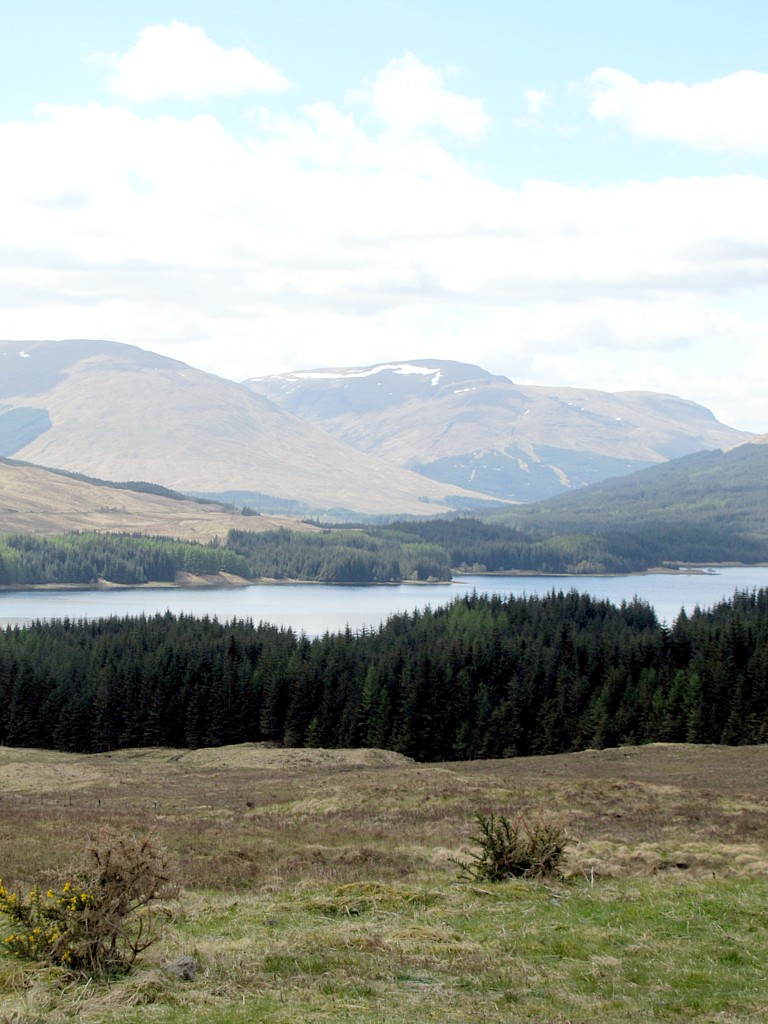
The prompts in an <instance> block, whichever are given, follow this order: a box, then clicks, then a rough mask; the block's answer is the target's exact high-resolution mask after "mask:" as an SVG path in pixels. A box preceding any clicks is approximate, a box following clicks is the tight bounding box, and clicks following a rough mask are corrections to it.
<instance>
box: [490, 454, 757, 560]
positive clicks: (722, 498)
mask: <svg viewBox="0 0 768 1024" xmlns="http://www.w3.org/2000/svg"><path fill="white" fill-rule="evenodd" d="M483 518H484V519H486V520H487V521H490V522H494V523H503V524H506V525H508V526H514V527H515V528H516V529H517V530H523V531H526V532H528V533H533V534H534V535H535V536H539V537H566V536H573V535H584V534H589V535H593V536H595V537H597V538H600V541H601V544H602V545H603V546H604V547H607V548H610V549H611V550H612V551H614V552H620V553H622V554H623V556H624V557H627V558H637V559H639V560H641V561H642V559H643V558H644V557H646V562H645V564H646V565H655V564H660V563H661V562H662V561H666V560H680V561H691V562H707V561H710V560H711V561H718V562H725V561H744V562H762V561H765V560H766V559H768V443H766V441H765V439H763V438H761V439H759V440H758V441H756V442H754V443H746V444H742V445H739V446H738V447H736V448H732V449H730V450H729V451H727V452H721V451H714V452H698V453H696V454H695V455H688V456H685V457H684V458H681V459H675V460H673V461H671V462H667V463H664V464H662V465H659V466H653V467H651V468H650V469H644V470H640V471H639V472H637V473H633V474H631V475H630V476H627V477H622V478H618V479H613V480H605V481H603V482H602V483H600V484H594V485H592V486H591V487H586V488H584V489H583V490H581V491H577V492H574V493H572V494H564V495H562V496H560V497H558V498H551V499H549V500H547V501H542V502H537V503H535V504H531V505H525V506H517V507H516V508H515V509H514V511H510V512H509V513H504V512H500V513H498V514H489V515H487V516H486V515H484V516H483Z"/></svg>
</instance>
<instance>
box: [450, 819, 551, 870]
mask: <svg viewBox="0 0 768 1024" xmlns="http://www.w3.org/2000/svg"><path fill="white" fill-rule="evenodd" d="M475 820H476V821H477V826H478V833H477V835H474V836H472V837H471V839H472V842H474V843H477V845H478V846H479V847H480V850H479V852H477V853H472V854H470V856H471V858H472V859H471V861H468V862H462V861H456V863H457V864H458V865H459V867H460V868H461V873H462V874H463V875H464V876H465V877H469V878H472V879H474V880H476V881H485V882H501V881H503V880H504V879H506V878H551V877H552V876H554V875H557V874H559V866H560V862H561V861H562V858H563V854H564V852H565V847H566V845H567V842H568V840H567V837H566V835H565V831H564V830H563V828H562V827H561V826H560V825H558V824H556V823H555V822H554V821H551V820H548V819H546V818H543V817H541V816H537V817H533V818H529V817H527V816H526V815H523V814H518V815H516V816H515V817H514V818H512V819H511V820H510V819H509V818H505V817H504V816H503V815H499V817H498V818H497V817H496V816H495V815H493V814H490V815H488V816H487V817H486V816H485V815H483V814H476V815H475Z"/></svg>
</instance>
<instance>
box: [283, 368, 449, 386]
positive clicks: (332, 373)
mask: <svg viewBox="0 0 768 1024" xmlns="http://www.w3.org/2000/svg"><path fill="white" fill-rule="evenodd" d="M387 370H389V371H391V372H392V373H401V374H406V373H409V374H410V373H416V374H420V375H421V376H423V377H429V376H432V377H433V380H432V384H433V385H434V384H437V383H438V381H439V380H440V370H438V369H437V367H435V366H431V367H430V366H414V365H413V363H380V364H379V365H378V366H369V367H367V368H366V369H364V370H296V371H295V372H294V373H287V374H285V377H286V379H287V380H346V379H349V378H353V377H354V378H359V377H373V376H375V374H377V373H385V372H386V371H387Z"/></svg>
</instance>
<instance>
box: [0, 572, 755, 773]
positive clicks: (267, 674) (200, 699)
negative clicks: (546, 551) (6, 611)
mask: <svg viewBox="0 0 768 1024" xmlns="http://www.w3.org/2000/svg"><path fill="white" fill-rule="evenodd" d="M0 709H2V711H1V712H0V743H2V744H5V745H10V746H35V747H46V748H55V749H61V750H71V751H82V752H94V751H100V750H109V749H116V748H119V747H126V746H152V745H162V746H171V747H198V746H215V745H219V744H225V743H241V742H246V741H262V740H266V741H272V742H276V743H282V744H286V745H291V746H303V745H307V746H312V745H315V746H323V747H337V746H340V747H356V746H375V747H385V748H389V749H393V750H398V751H401V752H402V753H404V754H407V755H409V756H411V757H414V758H417V759H419V760H442V759H459V758H478V757H506V756H515V755H524V754H545V753H559V752H564V751H571V750H579V749H583V748H586V747H603V746H613V745H617V744H623V743H644V742H650V741H658V740H666V741H677V742H681V741H688V742H698V743H729V744H734V743H760V742H766V741H767V740H768V591H766V590H760V591H757V592H753V593H742V594H736V595H734V597H733V599H732V600H730V601H728V602H724V603H722V604H720V605H718V606H717V607H715V608H714V609H712V610H711V611H709V612H699V611H698V610H697V611H696V612H695V613H694V614H692V615H690V616H685V615H681V616H680V617H679V619H678V620H677V622H676V624H675V625H674V627H673V628H671V629H667V628H664V627H662V626H661V625H659V623H658V621H657V619H656V616H655V614H654V612H653V610H652V609H651V608H650V607H649V606H648V605H647V604H645V603H643V602H640V601H633V602H632V603H629V604H622V606H621V607H616V606H614V605H611V604H610V603H608V602H606V601H598V600H595V599H594V598H591V597H589V596H586V595H580V594H577V593H576V592H575V591H571V592H570V593H562V592H560V593H556V592H554V591H553V592H552V593H550V594H549V595H547V596H545V597H529V598H514V597H511V598H509V599H506V600H505V599H502V598H500V597H487V596H478V595H470V596H466V597H463V598H460V599H457V600H456V601H454V602H453V603H452V604H450V605H448V606H447V607H444V608H440V609H437V610H434V611H432V610H426V611H423V612H414V613H411V614H407V615H397V616H394V617H393V618H391V619H390V620H389V621H388V622H387V623H386V624H385V625H383V626H382V627H381V628H380V629H378V630H376V631H375V632H369V633H362V634H353V633H352V632H351V631H347V632H344V633H341V634H333V635H331V634H327V635H325V636H324V637H321V638H318V639H316V640H309V639H308V638H306V637H303V636H297V635H296V634H294V633H293V632H292V631H291V630H283V629H277V628H275V627H273V626H269V625H264V624H260V625H258V626H254V625H253V624H252V623H250V622H246V621H239V622H234V623H231V624H229V625H225V624H222V623H219V622H218V621H216V620H211V619H207V618H206V619H195V618H192V617H187V616H181V617H174V616H172V615H170V614H166V615H159V616H155V617H150V618H146V617H143V616H142V617H139V618H128V619H117V618H111V619H102V620H99V621H95V622H72V621H67V620H62V621H58V622H52V623H37V624H35V625H32V626H30V627H28V628H23V629H21V628H12V629H7V630H6V631H5V632H3V633H0Z"/></svg>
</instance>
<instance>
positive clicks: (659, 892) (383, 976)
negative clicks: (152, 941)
mask: <svg viewBox="0 0 768 1024" xmlns="http://www.w3.org/2000/svg"><path fill="white" fill-rule="evenodd" d="M767 899H768V881H765V880H762V879H760V880H754V879H737V880H722V881H721V880H711V881H698V882H687V881H680V880H674V881H673V880H670V879H665V880H659V879H642V880H622V881H619V882H617V881H603V882H598V883H595V884H592V885H591V884H590V883H589V882H588V881H586V880H582V881H577V882H570V883H564V884H558V885H544V884H539V883H532V882H525V881H514V882H506V883H501V884H498V885H493V886H488V887H482V888H481V887H478V886H477V885H475V884H472V883H465V882H456V883H454V882H447V883H446V882H445V880H442V881H438V880H435V881H434V883H433V884H423V885H418V886H414V885H403V884H399V885H394V884H386V885H385V884H381V883H356V884H351V885H343V886H337V887H327V886H326V887H312V888H304V887H302V886H294V887H291V888H288V889H284V890H283V891H279V892H273V893H266V892H261V893H248V894H245V895H244V894H242V893H238V894H237V895H236V896H231V895H230V896H228V895H226V894H222V893H213V892H211V893H194V894H189V895H188V896H187V897H186V898H185V900H184V901H183V903H182V905H181V909H180V910H179V911H178V912H176V916H175V917H174V918H173V919H172V921H171V922H169V924H168V926H167V929H166V933H165V936H164V938H163V940H162V942H161V945H160V946H159V947H156V948H155V949H154V950H153V951H152V954H151V957H150V956H149V955H148V956H147V957H146V958H145V959H144V961H143V962H142V965H141V966H140V967H139V968H137V970H136V971H135V972H134V973H133V974H132V975H131V976H129V977H128V978H127V979H125V980H124V981H121V982H118V983H114V984H112V985H105V984H100V983H91V984H89V985H84V984H73V983H72V982H71V981H68V980H67V979H66V977H65V976H64V975H59V976H57V975H56V974H55V972H51V971H48V972H41V971H40V970H39V969H32V968H30V969H25V968H21V967H20V966H19V965H18V963H9V962H8V961H5V962H4V963H3V966H2V973H1V974H0V989H2V991H0V1014H4V1016H0V1020H2V1021H4V1022H5V1021H7V1022H18V1024H22V1022H23V1024H32V1022H34V1021H37V1020H43V1019H44V1020H45V1021H46V1022H56V1021H59V1020H61V1021H64V1020H69V1019H75V1018H77V1019H80V1020H86V1021H100V1022H101V1021H103V1022H104V1024H108V1022H112V1024H138V1022H143V1021H157V1022H162V1024H187V1022H189V1024H192V1022H193V1021H194V1022H201V1024H235V1022H238V1024H239V1022H245V1021H249V1022H250V1021H264V1022H276V1024H277V1022H280V1024H283V1022H285V1024H287V1022H289V1021H290V1022H292V1024H294V1022H296V1021H313V1022H318V1024H320V1022H342V1021H350V1022H351V1021H355V1022H358V1024H369V1022H370V1024H406V1022H408V1024H411V1022H414V1021H418V1022H422V1021H423V1022H427V1021H436V1022H437V1021H439V1022H443V1024H448V1022H457V1024H458V1022H462V1024H464V1022H470V1021H471V1022H473V1024H474V1022H478V1024H480V1022H488V1024H491V1022H494V1024H495V1022H505V1024H508V1022H510V1021H529V1022H540V1024H544V1022H545V1021H546V1022H548V1024H553V1022H558V1024H566V1022H569V1024H587V1022H590V1024H591V1022H597V1021H600V1022H602V1024H614V1022H623V1024H626V1022H629V1024H631V1022H637V1024H641V1022H642V1024H646V1022H649V1021H681V1020H696V1021H700V1022H710V1021H711V1022H712V1024H714V1022H718V1024H723V1022H733V1021H745V1022H746V1021H759V1020H763V1019H765V1015H766V1012H767V1011H768V970H766V960H765V952H766V946H767V943H768V916H767V915H766V911H765V907H766V900H767ZM180 955H192V956H194V957H195V958H196V960H197V961H198V965H199V974H198V978H197V980H195V981H193V982H183V981H178V980H175V979H172V978H170V977H168V976H166V975H165V974H164V973H163V972H162V971H161V970H160V964H161V963H162V962H163V960H164V959H166V958H168V957H176V956H180ZM44 973H45V974H47V976H46V977H45V978H44V979H43V977H42V975H43V974H44ZM41 989H42V990H43V991H44V993H45V995H44V997H41ZM36 1014H37V1016H36Z"/></svg>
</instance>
